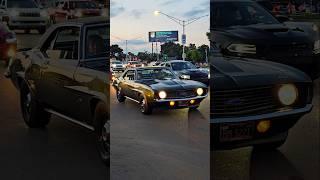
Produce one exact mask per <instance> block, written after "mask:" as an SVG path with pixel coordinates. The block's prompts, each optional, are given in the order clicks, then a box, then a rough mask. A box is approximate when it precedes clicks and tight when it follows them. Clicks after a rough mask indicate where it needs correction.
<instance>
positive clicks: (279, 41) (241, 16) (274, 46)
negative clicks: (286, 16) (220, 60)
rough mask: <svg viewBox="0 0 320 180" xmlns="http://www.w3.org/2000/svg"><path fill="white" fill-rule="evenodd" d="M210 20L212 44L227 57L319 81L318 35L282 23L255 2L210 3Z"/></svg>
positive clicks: (217, 0)
mask: <svg viewBox="0 0 320 180" xmlns="http://www.w3.org/2000/svg"><path fill="white" fill-rule="evenodd" d="M211 17H212V18H211V33H212V37H213V41H214V43H215V44H216V46H219V47H220V48H221V50H222V53H223V54H224V55H228V56H238V57H246V58H257V59H265V60H270V61H275V62H279V63H283V64H287V65H290V66H293V67H296V68H298V69H300V70H302V71H304V72H305V73H307V74H308V75H310V76H311V77H312V79H316V78H318V77H319V75H320V73H319V72H320V63H319V62H320V51H319V49H320V44H319V38H315V34H316V35H317V36H318V35H319V32H317V33H311V32H308V31H307V30H306V29H303V28H301V27H302V24H300V26H296V25H294V24H292V23H293V22H287V23H281V22H280V21H278V20H277V18H276V17H275V16H274V15H273V14H272V13H270V12H269V11H268V10H266V9H265V8H263V7H262V6H260V5H259V4H257V3H256V2H254V1H252V0H211ZM309 29H310V28H309ZM311 30H312V29H311ZM315 30H316V29H315ZM312 31H313V30H312Z"/></svg>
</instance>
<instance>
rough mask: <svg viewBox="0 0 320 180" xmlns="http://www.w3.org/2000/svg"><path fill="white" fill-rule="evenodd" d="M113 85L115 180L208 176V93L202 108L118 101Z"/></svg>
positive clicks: (112, 164)
mask: <svg viewBox="0 0 320 180" xmlns="http://www.w3.org/2000/svg"><path fill="white" fill-rule="evenodd" d="M110 89H111V92H110V93H111V102H110V103H111V104H110V107H111V167H110V173H111V179H112V180H122V179H129V177H130V179H137V180H141V179H159V180H160V179H192V180H193V179H209V176H210V173H209V170H210V169H209V164H210V162H209V160H210V154H209V142H210V141H209V119H208V118H209V105H210V103H209V97H208V98H206V99H205V100H204V101H203V102H202V104H201V106H200V108H199V110H198V111H194V112H192V111H191V112H189V111H188V109H181V110H170V111H166V110H155V111H154V113H153V114H152V115H143V114H142V113H141V112H140V111H139V107H138V105H137V103H135V102H132V101H130V100H126V101H125V103H119V102H118V101H117V99H116V94H115V89H114V88H113V87H110Z"/></svg>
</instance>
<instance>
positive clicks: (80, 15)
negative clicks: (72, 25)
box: [75, 11, 83, 17]
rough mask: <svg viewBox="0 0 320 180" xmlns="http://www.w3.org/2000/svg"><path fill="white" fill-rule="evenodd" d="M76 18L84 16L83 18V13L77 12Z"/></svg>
mask: <svg viewBox="0 0 320 180" xmlns="http://www.w3.org/2000/svg"><path fill="white" fill-rule="evenodd" d="M75 16H76V17H82V16H83V14H82V12H81V11H77V12H76V14H75Z"/></svg>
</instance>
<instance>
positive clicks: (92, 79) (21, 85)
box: [9, 18, 110, 164]
mask: <svg viewBox="0 0 320 180" xmlns="http://www.w3.org/2000/svg"><path fill="white" fill-rule="evenodd" d="M108 28H110V26H109V20H107V19H104V18H88V19H82V20H78V21H70V22H66V23H62V24H59V25H54V26H52V27H51V28H50V29H49V30H48V31H47V32H46V33H45V35H44V36H43V37H42V38H41V40H40V43H38V45H37V46H36V47H34V48H32V49H29V50H27V49H25V50H21V51H20V52H18V53H17V55H16V57H15V58H14V60H13V62H12V65H11V66H10V67H9V69H10V72H11V73H10V74H11V80H12V82H13V84H14V85H15V86H16V87H17V88H18V90H19V91H20V103H21V110H22V117H23V119H24V121H25V123H26V125H27V126H28V127H30V128H43V127H45V126H47V125H48V123H49V121H50V115H51V114H54V115H57V116H59V117H62V118H64V119H66V120H69V121H71V122H73V123H76V124H78V125H80V126H83V127H85V128H88V129H90V130H92V131H94V132H95V134H96V140H97V145H98V150H99V152H100V155H101V158H102V160H103V161H104V162H105V163H106V164H108V163H109V157H110V154H109V150H110V149H109V143H110V141H109V137H110V135H109V132H110V131H109V126H110V125H109V113H110V112H109V77H108V76H109V72H108V71H109V67H108V66H109V63H108V59H107V57H108V54H109V52H108V46H109V33H108V32H109V31H107V29H108ZM83 29H86V31H83ZM80 39H81V41H80Z"/></svg>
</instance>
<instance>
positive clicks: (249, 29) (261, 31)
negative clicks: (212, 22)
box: [224, 24, 311, 44]
mask: <svg viewBox="0 0 320 180" xmlns="http://www.w3.org/2000/svg"><path fill="white" fill-rule="evenodd" d="M224 31H225V32H226V33H227V34H229V35H230V36H232V38H235V39H243V40H245V41H249V42H250V41H252V42H256V43H259V42H257V41H260V43H267V42H270V39H272V43H282V44H283V43H285V42H289V43H290V42H292V43H293V42H295V43H300V42H303V43H306V42H309V41H310V38H311V37H309V36H308V35H307V33H305V32H304V30H302V29H299V28H289V27H287V26H285V25H283V24H271V25H259V24H257V25H249V26H233V27H230V28H227V29H225V30H224Z"/></svg>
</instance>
